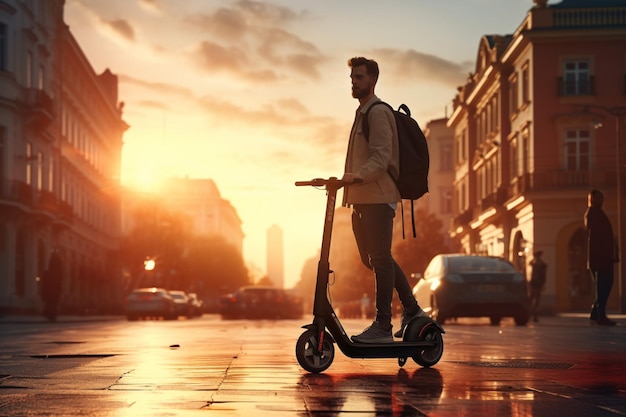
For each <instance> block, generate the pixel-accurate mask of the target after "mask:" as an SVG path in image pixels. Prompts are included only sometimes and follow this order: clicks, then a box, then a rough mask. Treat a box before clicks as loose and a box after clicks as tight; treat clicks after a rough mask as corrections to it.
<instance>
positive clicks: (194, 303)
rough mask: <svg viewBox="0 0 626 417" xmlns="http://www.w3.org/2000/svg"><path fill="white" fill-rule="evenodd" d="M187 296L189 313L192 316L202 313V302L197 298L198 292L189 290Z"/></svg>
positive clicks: (198, 315)
mask: <svg viewBox="0 0 626 417" xmlns="http://www.w3.org/2000/svg"><path fill="white" fill-rule="evenodd" d="M187 295H188V296H189V305H190V306H191V315H192V316H193V317H200V316H202V313H204V310H203V309H204V302H203V301H202V300H201V299H199V298H198V294H196V293H195V292H190V293H189V294H187Z"/></svg>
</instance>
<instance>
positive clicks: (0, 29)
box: [0, 23, 9, 71]
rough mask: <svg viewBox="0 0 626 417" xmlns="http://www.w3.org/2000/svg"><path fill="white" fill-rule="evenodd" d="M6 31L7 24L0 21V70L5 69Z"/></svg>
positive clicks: (7, 41) (7, 51)
mask: <svg viewBox="0 0 626 417" xmlns="http://www.w3.org/2000/svg"><path fill="white" fill-rule="evenodd" d="M8 32H9V31H8V30H7V25H5V24H4V23H0V71H6V70H7V57H8V55H9V50H8V47H9V40H8Z"/></svg>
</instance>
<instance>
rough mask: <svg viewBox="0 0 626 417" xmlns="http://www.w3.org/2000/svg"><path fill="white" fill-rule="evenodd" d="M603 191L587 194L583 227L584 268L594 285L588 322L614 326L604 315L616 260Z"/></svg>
mask: <svg viewBox="0 0 626 417" xmlns="http://www.w3.org/2000/svg"><path fill="white" fill-rule="evenodd" d="M603 203H604V194H602V192H601V191H599V190H596V189H593V190H591V191H590V192H589V194H588V195H587V206H588V207H587V211H586V212H585V217H584V223H585V229H587V268H588V269H589V272H590V274H591V279H592V280H593V284H594V290H595V291H594V292H595V294H594V295H595V297H594V301H593V304H592V306H591V314H590V316H589V319H590V320H591V323H592V324H599V325H602V326H614V325H615V324H616V323H615V322H614V321H613V320H609V318H608V317H607V316H606V304H607V301H608V299H609V295H610V294H611V288H612V287H613V274H614V265H613V264H614V263H616V262H619V257H618V255H617V254H618V253H619V252H618V250H617V243H616V241H615V238H614V236H613V228H612V227H611V221H610V220H609V218H608V216H607V215H606V213H604V210H602V204H603Z"/></svg>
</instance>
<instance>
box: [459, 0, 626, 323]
mask: <svg viewBox="0 0 626 417" xmlns="http://www.w3.org/2000/svg"><path fill="white" fill-rule="evenodd" d="M535 3H536V4H535V6H534V7H533V8H532V9H530V10H529V12H528V14H527V16H526V17H525V19H524V20H523V21H522V23H521V25H520V26H519V27H518V28H517V30H516V31H515V32H514V33H513V34H511V35H485V36H483V37H482V39H481V40H480V44H479V47H478V53H477V59H476V69H475V72H474V73H472V74H470V75H469V76H468V79H467V82H466V83H465V84H464V85H463V86H461V87H460V88H459V92H458V94H457V95H456V96H455V97H454V100H453V113H452V115H451V117H450V118H449V121H448V125H449V126H450V127H451V128H453V129H454V164H455V178H454V195H453V210H454V218H453V222H452V226H451V230H450V233H451V235H452V236H454V237H455V238H456V239H458V240H459V241H460V242H461V244H462V247H463V249H464V251H465V252H468V253H486V254H492V255H502V256H504V257H506V258H508V259H509V260H511V261H512V262H513V263H514V264H515V265H516V266H517V267H518V268H519V269H520V270H522V271H526V272H527V275H529V272H530V271H529V261H530V260H531V259H532V253H533V251H535V250H542V251H543V252H544V259H545V260H546V262H547V263H548V282H547V285H546V289H545V292H544V298H543V304H544V306H545V308H546V309H547V308H552V309H554V310H556V311H587V310H588V309H589V305H590V304H591V302H592V300H593V288H592V285H591V280H590V278H589V274H588V272H587V270H586V244H587V243H586V232H585V230H584V225H583V215H584V212H585V210H586V207H587V193H588V191H589V190H590V189H591V188H597V189H600V190H601V191H602V192H603V193H604V194H605V197H606V198H605V204H604V209H605V211H606V213H607V215H608V216H609V218H610V219H611V222H612V224H613V227H614V230H615V233H616V235H621V236H623V235H624V233H623V232H620V224H621V228H622V230H623V228H624V219H623V217H624V216H623V212H624V210H625V206H624V205H623V204H622V205H621V206H620V201H623V195H624V184H625V182H624V158H623V155H622V153H623V150H624V148H625V147H626V146H622V145H620V142H621V143H622V144H623V142H624V135H625V134H626V127H625V126H624V110H625V109H626V1H624V0H611V1H608V0H564V1H562V2H560V3H556V4H550V5H548V4H547V2H546V1H538V0H536V1H535ZM615 126H617V127H615ZM620 135H621V137H620ZM618 184H621V185H620V186H619V187H618ZM621 246H622V256H621V259H625V257H624V253H625V252H624V242H623V239H622V245H621ZM623 280H624V276H623V274H621V275H620V274H619V273H618V274H616V282H615V287H614V288H615V290H614V291H613V293H612V296H611V298H610V300H609V307H610V308H611V309H616V308H618V305H619V301H620V300H619V299H620V296H621V295H623V292H624V289H623V288H622V287H623Z"/></svg>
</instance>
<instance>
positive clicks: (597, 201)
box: [589, 188, 604, 207]
mask: <svg viewBox="0 0 626 417" xmlns="http://www.w3.org/2000/svg"><path fill="white" fill-rule="evenodd" d="M589 196H590V197H591V203H592V205H594V206H596V207H602V203H604V194H602V191H600V190H598V189H595V188H594V189H593V190H591V191H589Z"/></svg>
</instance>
